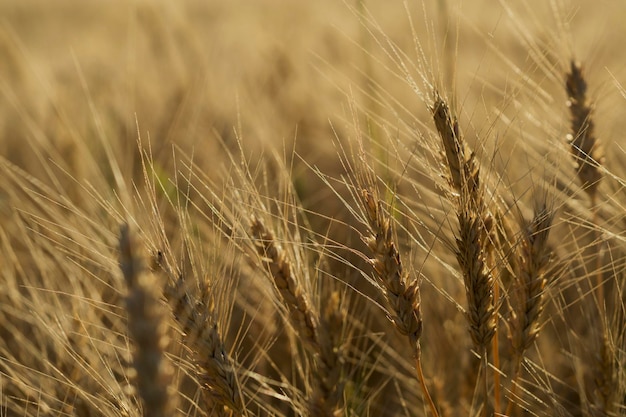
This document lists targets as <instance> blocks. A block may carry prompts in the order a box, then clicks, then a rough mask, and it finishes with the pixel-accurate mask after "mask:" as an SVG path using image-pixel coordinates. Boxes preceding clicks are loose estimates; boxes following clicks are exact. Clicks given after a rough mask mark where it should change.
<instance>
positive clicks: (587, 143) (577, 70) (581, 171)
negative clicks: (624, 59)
mask: <svg viewBox="0 0 626 417" xmlns="http://www.w3.org/2000/svg"><path fill="white" fill-rule="evenodd" d="M565 88H566V90H567V97H568V99H567V107H569V110H570V114H571V130H570V133H569V134H568V135H567V140H568V142H569V144H570V147H571V152H572V155H573V157H574V159H575V162H576V164H577V174H578V178H579V180H580V182H581V184H582V186H583V188H584V190H585V191H586V192H587V194H588V195H589V197H590V198H591V199H592V201H594V200H595V198H596V192H597V188H598V185H599V184H600V180H601V179H602V172H601V171H600V168H599V165H602V164H603V163H604V150H603V147H602V144H601V143H600V141H599V140H598V138H597V137H596V136H595V131H594V122H593V118H592V107H591V105H590V103H589V101H588V98H587V81H586V80H585V77H584V76H583V70H582V66H581V65H580V63H577V62H575V61H571V63H570V71H569V72H568V73H567V76H566V80H565Z"/></svg>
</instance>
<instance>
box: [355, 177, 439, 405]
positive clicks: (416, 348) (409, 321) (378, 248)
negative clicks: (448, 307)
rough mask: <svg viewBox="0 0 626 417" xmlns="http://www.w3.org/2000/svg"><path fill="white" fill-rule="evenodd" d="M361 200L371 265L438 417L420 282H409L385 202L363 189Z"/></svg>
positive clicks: (414, 280)
mask: <svg viewBox="0 0 626 417" xmlns="http://www.w3.org/2000/svg"><path fill="white" fill-rule="evenodd" d="M361 201H362V203H363V207H364V209H365V215H366V218H367V222H368V226H369V229H370V235H369V236H364V237H363V241H364V242H365V243H366V244H367V246H368V248H369V250H370V251H371V252H372V254H373V256H374V257H373V258H372V259H371V260H370V263H371V264H372V266H373V267H374V271H375V272H376V277H377V278H378V281H379V282H380V284H381V285H382V288H383V294H384V296H385V298H386V299H387V303H388V304H389V306H390V307H391V309H392V312H393V314H394V315H393V316H392V317H391V320H392V321H393V324H394V325H395V327H396V329H398V331H400V333H402V334H403V335H405V336H407V337H408V339H409V342H410V345H411V349H412V350H413V356H414V359H415V368H416V371H417V375H418V379H419V382H420V385H421V388H422V392H423V394H424V400H425V401H426V402H427V404H428V406H429V407H430V410H431V412H432V414H433V416H438V415H439V413H438V412H437V408H436V407H435V404H434V403H433V400H432V398H431V396H430V393H429V392H428V388H427V387H426V383H425V381H424V374H423V371H422V364H421V349H420V337H421V335H422V313H421V310H420V288H419V281H418V280H417V279H412V280H410V278H409V274H408V273H407V272H406V271H405V270H404V268H403V266H402V260H401V258H400V253H399V252H398V249H397V247H396V244H395V242H394V237H393V228H392V227H391V222H390V219H389V217H388V216H387V215H386V214H385V212H384V210H383V208H382V202H381V201H380V199H379V198H378V196H377V192H376V190H375V189H370V190H362V191H361Z"/></svg>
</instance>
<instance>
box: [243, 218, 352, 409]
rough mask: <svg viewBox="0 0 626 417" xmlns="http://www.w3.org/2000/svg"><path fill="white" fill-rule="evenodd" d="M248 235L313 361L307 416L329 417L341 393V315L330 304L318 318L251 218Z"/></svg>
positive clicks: (283, 256) (288, 265) (282, 255)
mask: <svg viewBox="0 0 626 417" xmlns="http://www.w3.org/2000/svg"><path fill="white" fill-rule="evenodd" d="M251 235H252V237H253V239H254V244H255V245H256V248H257V251H258V253H259V255H260V256H261V257H262V258H261V262H262V263H263V266H264V268H265V270H267V271H268V272H269V275H270V276H271V277H272V279H273V282H274V285H275V287H276V289H277V290H278V292H279V294H280V298H281V301H282V302H283V304H284V305H285V306H286V307H287V309H288V311H289V318H290V321H291V323H292V325H293V327H294V329H295V331H296V333H297V335H298V337H299V339H300V341H301V342H302V343H303V345H304V346H305V348H306V349H307V350H308V351H309V352H310V353H311V354H312V355H313V356H314V358H315V365H316V372H315V374H314V375H313V379H314V380H313V388H314V391H313V393H312V394H311V396H310V397H311V398H310V401H309V405H308V406H309V414H310V415H311V416H316V417H317V416H319V417H332V416H334V415H336V414H337V413H338V412H339V405H338V403H339V401H340V400H341V391H342V390H341V384H339V379H340V373H341V364H342V357H341V349H340V347H339V344H340V342H339V341H338V340H337V334H333V332H337V331H338V328H337V327H338V326H339V324H338V321H341V317H343V313H341V312H340V311H339V310H337V311H332V306H333V304H329V307H328V308H330V309H331V311H328V310H327V311H326V314H325V317H324V318H321V317H320V314H319V312H318V311H317V310H316V309H315V308H314V307H313V305H312V303H311V301H310V299H309V297H308V295H307V294H306V292H305V290H304V287H303V286H302V285H301V284H300V283H299V282H298V278H297V276H296V275H295V274H294V273H293V264H292V262H291V261H290V260H289V258H288V254H287V252H286V251H285V250H283V248H282V247H281V246H280V245H279V244H278V242H276V239H275V237H274V233H272V231H270V230H269V229H268V228H267V227H266V226H265V224H264V223H263V222H262V221H261V220H260V219H259V218H257V217H253V218H252V222H251ZM337 307H338V304H337ZM335 315H338V317H337V316H335Z"/></svg>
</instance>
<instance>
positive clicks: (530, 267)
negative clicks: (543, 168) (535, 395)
mask: <svg viewBox="0 0 626 417" xmlns="http://www.w3.org/2000/svg"><path fill="white" fill-rule="evenodd" d="M553 218H554V214H553V213H552V212H551V211H550V210H549V209H548V208H547V207H546V206H545V205H544V206H542V207H541V208H539V209H538V210H536V212H535V216H534V217H533V220H532V221H531V222H530V224H528V225H527V226H526V227H525V228H524V229H523V230H522V233H523V235H522V240H521V250H520V259H519V262H518V264H519V265H520V268H519V271H518V274H517V276H516V277H515V281H514V282H513V285H514V288H513V294H512V300H511V302H512V314H511V317H510V320H509V328H510V330H511V345H512V348H513V352H514V363H515V364H514V370H513V377H512V379H511V380H512V384H511V396H510V399H509V404H508V406H507V412H506V414H507V415H510V413H511V412H512V410H513V407H514V401H513V400H514V398H515V395H516V391H517V381H518V379H519V376H520V373H521V363H522V360H523V357H524V352H525V351H526V349H528V348H529V347H530V346H531V345H532V343H533V342H534V341H535V339H536V338H537V336H538V335H539V331H540V330H541V313H542V311H543V307H544V291H545V285H546V277H545V270H546V268H547V266H548V262H549V260H550V254H551V252H550V250H549V248H548V236H549V233H550V227H551V226H552V220H553Z"/></svg>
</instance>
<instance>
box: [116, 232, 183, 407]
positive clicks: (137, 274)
mask: <svg viewBox="0 0 626 417" xmlns="http://www.w3.org/2000/svg"><path fill="white" fill-rule="evenodd" d="M119 249H120V256H119V263H120V268H121V270H122V273H123V275H124V279H125V280H126V285H127V287H128V296H127V298H126V310H127V312H128V331H129V334H130V337H131V339H132V340H133V342H134V345H135V351H134V354H133V367H134V370H135V375H134V381H135V386H136V388H137V392H138V393H139V395H140V397H141V399H142V400H143V404H144V415H146V416H156V417H166V416H171V415H174V414H173V412H174V408H175V407H174V401H173V390H172V387H171V382H172V374H173V371H172V367H171V365H170V363H169V362H168V361H167V359H166V358H165V356H164V350H165V347H166V346H167V344H168V338H167V336H166V330H167V324H166V322H165V310H164V306H163V305H162V304H161V302H160V301H159V296H160V294H159V288H160V286H159V285H158V283H157V281H156V279H155V276H154V275H153V274H152V273H151V272H150V271H149V269H148V268H147V266H146V264H145V259H144V258H143V256H142V255H141V249H140V245H139V243H138V242H137V240H136V237H135V235H134V234H133V233H132V231H131V230H130V227H129V226H128V225H123V226H122V227H121V229H120V238H119Z"/></svg>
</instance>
